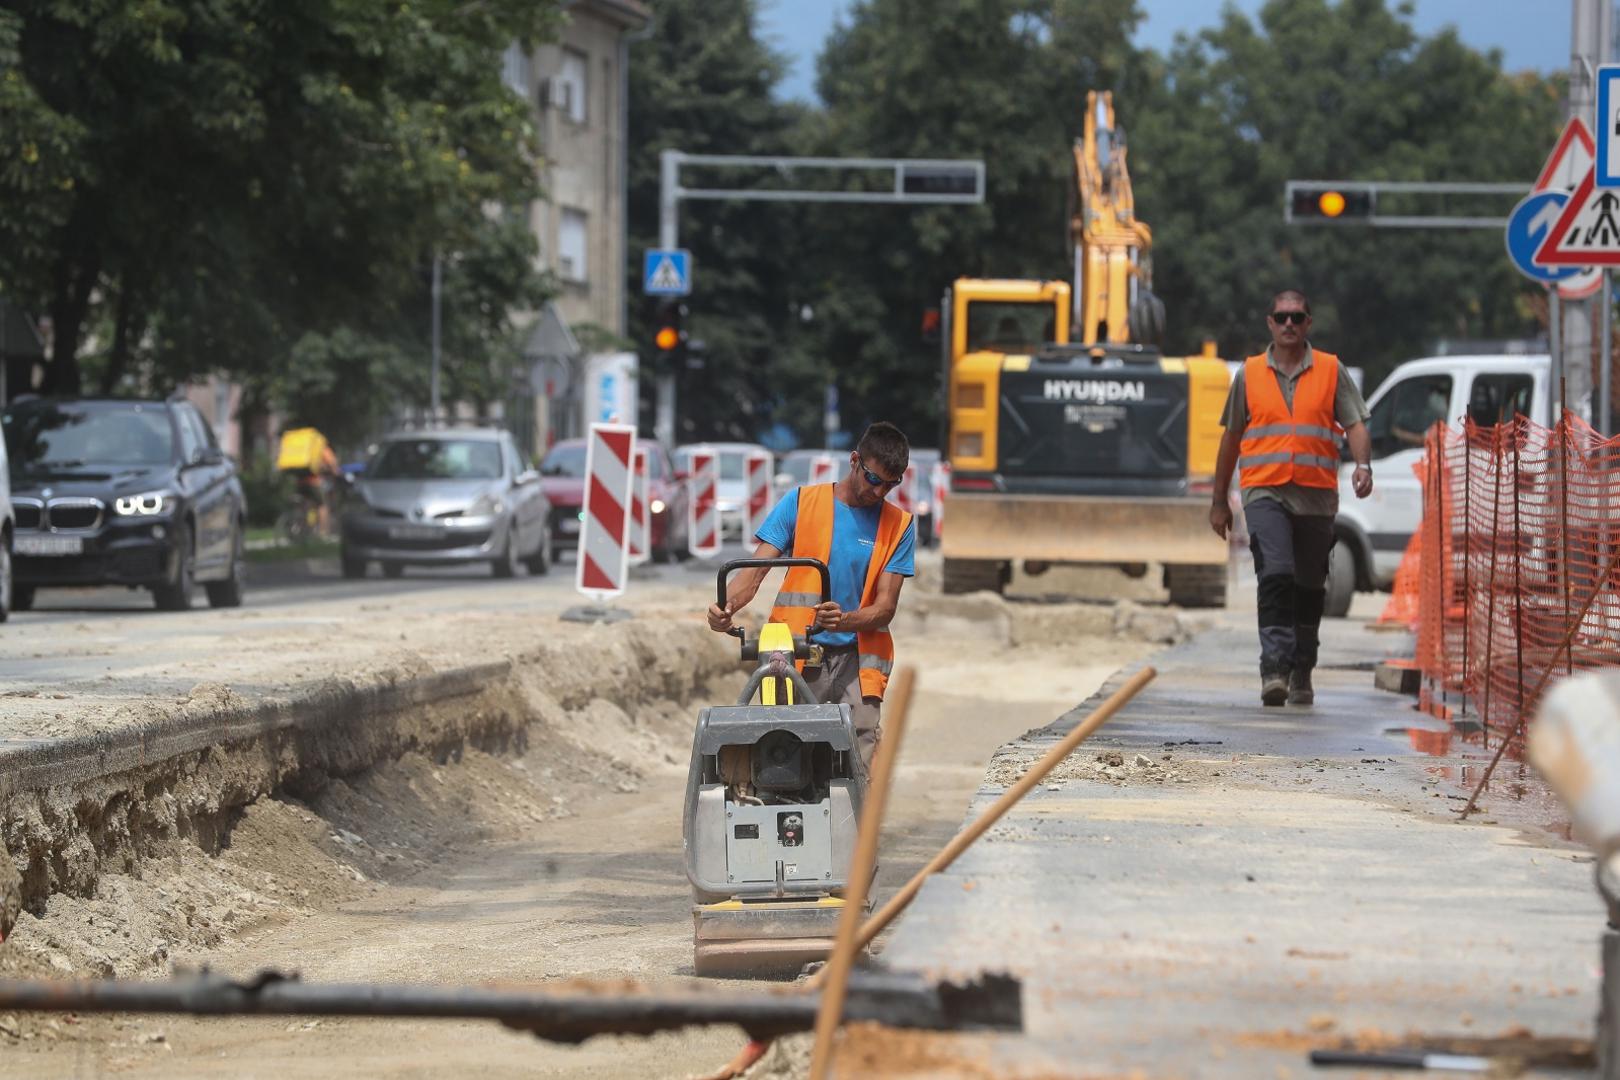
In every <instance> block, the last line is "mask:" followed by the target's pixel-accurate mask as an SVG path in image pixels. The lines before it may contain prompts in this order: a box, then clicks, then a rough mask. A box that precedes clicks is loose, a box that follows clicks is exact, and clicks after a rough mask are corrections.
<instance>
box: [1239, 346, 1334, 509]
mask: <svg viewBox="0 0 1620 1080" xmlns="http://www.w3.org/2000/svg"><path fill="white" fill-rule="evenodd" d="M1243 388H1244V394H1245V396H1246V398H1247V400H1248V404H1249V426H1248V427H1246V428H1244V429H1243V442H1242V448H1241V451H1240V455H1239V457H1238V468H1239V469H1240V470H1241V472H1242V476H1243V486H1244V487H1246V488H1257V487H1280V486H1281V485H1283V484H1298V485H1300V486H1301V487H1310V488H1336V487H1338V486H1339V447H1338V444H1337V443H1335V442H1334V441H1333V437H1334V435H1336V434H1337V433H1338V432H1339V430H1340V429H1339V425H1338V422H1337V421H1336V420H1335V419H1334V417H1333V400H1334V396H1335V395H1336V394H1337V393H1338V389H1339V358H1338V357H1337V356H1334V355H1333V354H1332V353H1325V352H1321V351H1318V350H1312V352H1311V366H1310V367H1309V368H1308V369H1306V371H1305V372H1304V374H1302V375H1300V377H1299V381H1298V382H1296V383H1295V384H1294V409H1293V411H1292V412H1289V410H1288V402H1287V401H1286V400H1284V398H1283V394H1282V387H1281V386H1279V385H1278V383H1277V374H1276V372H1274V371H1272V370H1271V366H1270V365H1269V364H1267V363H1266V354H1265V353H1261V354H1260V355H1259V356H1251V357H1249V358H1248V359H1247V360H1245V361H1243Z"/></svg>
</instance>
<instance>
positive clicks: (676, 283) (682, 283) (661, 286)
mask: <svg viewBox="0 0 1620 1080" xmlns="http://www.w3.org/2000/svg"><path fill="white" fill-rule="evenodd" d="M641 291H642V292H644V293H646V294H647V295H648V296H689V295H690V294H691V292H692V253H691V252H690V251H687V250H686V249H685V248H648V249H647V255H646V258H645V259H644V260H643V261H642V264H641Z"/></svg>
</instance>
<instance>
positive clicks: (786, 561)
mask: <svg viewBox="0 0 1620 1080" xmlns="http://www.w3.org/2000/svg"><path fill="white" fill-rule="evenodd" d="M778 566H783V567H793V566H803V567H809V568H810V569H812V570H814V571H816V573H817V575H819V576H820V578H821V603H823V604H825V603H827V602H828V601H829V600H831V599H832V575H831V574H829V573H828V572H827V564H826V563H824V562H822V561H821V560H820V559H802V558H797V557H788V556H779V557H777V558H774V559H732V560H731V561H730V562H728V563H726V564H725V565H724V566H722V567H720V570H719V572H718V573H716V574H715V577H714V596H715V599H714V602H715V603H716V604H719V605H720V606H721V607H725V606H726V583H727V581H729V580H730V578H731V575H732V574H733V573H734V572H735V571H738V570H752V569H759V568H763V569H767V570H769V569H772V568H774V567H778ZM815 630H816V624H815V621H814V620H811V622H810V625H809V626H806V627H805V628H804V634H803V635H799V634H794V635H793V658H794V659H795V660H809V659H810V658H811V656H810V650H811V644H810V640H809V639H810V635H811V634H813V633H815ZM726 632H727V633H728V634H731V635H732V636H733V637H735V638H736V639H737V640H738V641H740V642H742V654H743V659H744V660H758V659H759V640H758V639H757V638H756V639H755V640H753V641H749V640H748V634H747V632H746V631H744V630H743V628H742V627H740V626H733V627H732V628H731V629H730V630H728V631H726Z"/></svg>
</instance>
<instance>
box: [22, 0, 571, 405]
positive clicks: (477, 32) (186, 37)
mask: <svg viewBox="0 0 1620 1080" xmlns="http://www.w3.org/2000/svg"><path fill="white" fill-rule="evenodd" d="M9 7H10V9H11V10H10V11H9V12H6V13H0V68H4V74H3V75H0V120H4V121H6V123H5V131H4V134H0V140H3V141H4V145H5V149H6V150H7V151H8V154H7V156H6V157H5V159H4V160H3V162H0V283H3V285H4V287H5V288H6V289H7V291H8V293H10V294H11V295H12V296H14V297H15V298H16V299H17V300H18V301H20V302H22V303H23V304H25V305H27V306H29V307H32V308H35V309H36V310H43V311H46V312H48V313H49V315H50V317H51V320H52V327H53V333H54V348H53V362H52V363H51V364H50V366H49V370H50V372H51V380H52V381H51V384H50V385H49V386H48V387H47V389H48V390H53V391H57V392H67V393H73V392H78V391H79V390H80V389H81V386H82V384H83V378H82V374H81V370H80V366H79V360H80V358H81V356H86V355H88V358H89V359H88V365H89V367H90V369H91V370H92V371H93V373H94V374H95V375H96V376H97V379H96V382H97V383H98V384H99V387H87V389H88V388H100V389H111V388H113V387H116V386H119V385H121V384H122V383H123V382H124V380H125V379H126V377H133V376H135V375H136V374H140V375H141V376H143V379H144V381H146V382H148V383H156V384H164V383H171V384H172V382H174V381H178V380H180V379H183V378H187V377H190V376H193V375H198V374H202V373H206V372H210V371H226V372H229V373H231V374H233V375H236V376H238V377H245V378H247V379H248V380H249V381H250V382H252V383H254V384H255V385H257V386H259V387H260V388H261V390H262V391H263V392H264V393H276V394H279V395H283V396H284V397H285V398H286V400H285V401H284V402H283V403H284V404H290V405H292V406H294V407H295V408H297V407H298V406H299V403H300V395H302V394H304V393H306V391H307V390H308V388H309V387H308V384H309V383H311V382H313V383H314V384H315V385H317V386H319V385H320V383H321V377H315V376H311V375H310V374H309V373H307V372H304V371H300V372H299V373H298V375H297V376H296V377H293V378H291V379H283V378H282V377H281V373H283V372H285V371H287V370H288V361H289V358H290V357H292V356H293V355H294V353H295V343H296V346H297V351H300V352H301V355H303V356H305V357H310V356H314V355H319V356H321V357H325V358H327V359H328V360H330V361H332V362H334V363H337V362H339V360H340V359H341V364H340V366H339V368H338V370H337V371H336V372H325V373H322V375H323V376H324V375H333V374H335V375H336V381H337V383H338V384H339V385H341V386H344V387H348V386H349V385H350V384H349V383H348V382H347V380H346V378H345V377H344V376H345V374H346V373H348V372H350V371H353V370H366V371H373V370H375V369H376V367H377V365H378V364H379V363H382V362H383V361H382V360H381V359H380V358H381V357H384V356H389V357H391V359H390V360H389V361H388V364H389V366H391V368H392V373H391V374H389V375H388V376H386V377H385V378H383V380H382V385H381V386H379V387H378V388H379V389H386V388H387V386H388V385H389V384H390V383H391V382H392V381H395V380H398V379H401V378H404V377H405V375H406V373H407V372H410V371H412V370H413V369H414V367H416V366H419V365H417V364H416V363H415V361H416V360H418V359H419V358H420V356H421V355H422V353H423V348H424V344H425V339H426V334H427V318H426V311H427V278H426V267H427V266H428V265H429V263H430V260H431V255H432V253H433V252H434V251H439V252H443V253H445V254H446V256H447V257H449V258H450V259H451V261H452V262H453V264H454V265H455V266H456V267H457V268H465V274H464V275H463V276H464V277H465V278H466V280H463V281H461V282H460V283H459V284H458V277H457V275H456V274H452V275H451V276H450V278H449V281H450V285H449V295H450V296H451V297H452V300H453V302H454V306H453V307H452V306H451V305H447V309H446V312H447V314H446V326H447V327H451V328H460V329H452V330H451V331H450V337H451V338H452V339H453V340H454V344H455V351H451V352H449V355H451V356H452V357H453V358H459V359H460V360H461V361H462V366H464V367H468V368H470V369H480V370H481V369H486V368H488V367H489V361H490V356H489V355H488V354H489V352H490V351H491V350H493V349H496V348H497V347H498V346H499V344H500V343H501V342H503V341H504V339H505V338H506V337H507V336H509V334H508V333H507V327H506V324H505V319H506V312H507V311H508V310H509V309H511V308H513V307H514V306H521V307H525V308H528V307H533V306H534V303H535V302H536V301H537V299H538V298H539V294H540V289H541V285H540V283H539V282H538V281H537V280H536V278H535V276H534V273H533V271H532V269H531V256H532V245H533V242H532V240H531V239H529V238H528V235H527V233H526V231H525V230H524V228H523V224H522V222H521V221H520V220H518V219H517V218H515V217H508V216H503V215H500V214H492V213H490V212H489V207H491V206H493V205H498V204H508V205H522V204H523V203H525V202H526V201H527V200H528V199H529V198H531V197H533V196H534V195H535V194H536V191H535V181H534V170H533V167H532V159H533V155H534V153H535V145H534V135H533V131H532V130H531V127H530V125H529V123H528V119H527V111H526V107H525V105H524V103H523V102H522V101H521V100H520V99H519V98H517V97H516V96H515V95H513V94H511V93H510V92H509V91H507V90H506V89H505V88H504V87H503V85H502V84H501V81H500V53H501V51H502V49H503V48H504V47H505V46H506V44H507V42H508V41H510V40H512V39H514V38H515V39H520V40H533V39H536V38H538V37H540V36H542V35H545V34H546V33H548V32H549V30H550V28H551V27H552V25H553V20H554V19H555V18H556V7H557V5H555V4H547V3H540V4H536V3H532V2H528V0H484V2H481V3H476V4H467V3H460V2H453V0H415V2H405V0H392V2H387V3H379V2H377V0H95V2H91V3H83V4H63V3H58V2H55V0H16V2H14V3H11V4H10V5H9ZM13 121H15V124H14V123H13ZM482 377H483V376H482V375H481V374H478V373H474V374H470V375H468V376H467V378H468V379H469V380H471V381H473V382H474V383H476V382H478V380H479V379H481V378H482ZM404 381H405V383H406V386H407V387H408V386H410V385H411V380H410V379H409V378H405V380H404ZM417 381H418V382H420V381H421V380H417ZM379 400H386V399H379ZM350 404H351V406H352V405H353V404H354V402H353V401H351V402H350ZM361 413H363V410H359V411H354V410H351V412H350V413H349V414H348V415H350V416H351V417H354V416H358V415H360V414H361Z"/></svg>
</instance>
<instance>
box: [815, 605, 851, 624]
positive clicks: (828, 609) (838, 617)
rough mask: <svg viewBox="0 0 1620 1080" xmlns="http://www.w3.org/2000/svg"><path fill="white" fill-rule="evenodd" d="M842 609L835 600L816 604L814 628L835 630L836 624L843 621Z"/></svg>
mask: <svg viewBox="0 0 1620 1080" xmlns="http://www.w3.org/2000/svg"><path fill="white" fill-rule="evenodd" d="M843 618H844V611H843V609H842V608H840V607H839V606H838V603H837V601H834V600H828V601H827V602H826V603H825V604H817V605H816V629H818V630H837V629H838V624H839V623H840V622H842V621H843Z"/></svg>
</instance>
